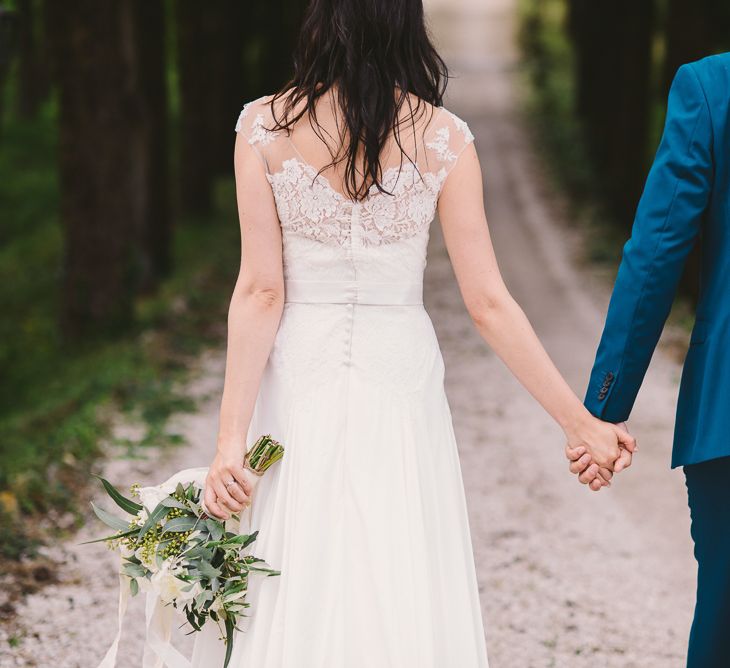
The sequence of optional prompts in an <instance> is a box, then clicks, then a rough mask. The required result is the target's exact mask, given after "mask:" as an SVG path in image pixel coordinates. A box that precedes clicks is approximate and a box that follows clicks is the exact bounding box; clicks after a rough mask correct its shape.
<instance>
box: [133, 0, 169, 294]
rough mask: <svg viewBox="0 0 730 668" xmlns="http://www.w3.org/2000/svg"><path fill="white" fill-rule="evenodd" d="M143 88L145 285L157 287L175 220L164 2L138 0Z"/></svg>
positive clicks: (140, 81) (138, 47) (164, 270)
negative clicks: (171, 193)
mask: <svg viewBox="0 0 730 668" xmlns="http://www.w3.org/2000/svg"><path fill="white" fill-rule="evenodd" d="M135 2H136V12H137V15H136V23H135V25H136V26H138V27H139V30H137V40H136V53H137V72H138V77H139V79H138V87H139V94H140V97H141V101H142V104H143V126H142V128H141V129H142V131H143V132H144V134H145V139H144V146H145V155H144V156H141V157H140V166H141V168H142V169H144V171H145V173H144V175H143V178H142V184H141V187H142V188H144V191H145V195H144V202H143V204H142V211H141V216H142V221H141V225H142V239H141V247H142V248H144V249H145V255H146V258H145V259H146V263H145V264H146V266H145V271H144V275H143V277H142V289H143V290H145V291H150V290H152V289H153V288H154V287H155V286H156V285H157V283H158V282H159V280H160V279H162V278H164V277H165V276H167V275H168V274H169V273H170V271H171V269H172V257H171V246H172V223H171V219H170V206H169V173H168V162H169V156H168V126H167V80H166V68H165V43H166V40H165V8H164V3H163V0H135Z"/></svg>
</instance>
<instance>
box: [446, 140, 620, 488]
mask: <svg viewBox="0 0 730 668" xmlns="http://www.w3.org/2000/svg"><path fill="white" fill-rule="evenodd" d="M438 213H439V219H440V221H441V226H442V228H443V233H444V239H445V241H446V247H447V249H448V252H449V257H450V258H451V262H452V264H453V267H454V272H455V274H456V278H457V281H458V283H459V287H460V289H461V294H462V296H463V298H464V303H465V304H466V307H467V309H468V310H469V314H470V315H471V317H472V320H473V321H474V323H475V325H476V327H477V329H478V330H479V333H480V334H481V336H482V337H483V338H484V340H485V341H487V343H488V344H489V345H490V346H491V347H492V348H493V350H494V351H495V352H496V353H497V355H498V356H499V357H500V358H501V359H502V360H503V361H504V362H505V364H506V365H507V366H508V367H509V369H510V370H511V371H512V373H513V374H514V375H515V376H516V377H517V379H518V380H519V381H520V383H522V385H523V386H524V387H525V388H526V389H527V390H528V391H529V392H530V393H531V394H532V396H533V397H535V399H537V401H538V402H539V403H540V404H541V405H542V406H543V408H544V409H545V410H546V411H547V412H548V413H549V414H550V415H551V416H552V417H553V418H554V419H555V421H556V422H557V423H558V424H559V425H560V426H561V427H562V429H563V431H564V432H565V435H566V437H567V439H568V443H569V444H570V445H571V446H572V447H573V448H576V447H579V446H585V447H586V449H587V451H588V453H589V454H590V455H591V457H592V459H593V461H594V462H595V464H597V465H599V466H601V467H606V468H608V469H613V466H614V462H615V461H616V459H617V458H618V457H619V454H620V448H619V444H620V445H623V446H625V447H626V448H627V449H628V450H631V451H632V450H633V448H634V440H633V438H632V437H631V436H629V435H628V434H626V433H625V432H623V431H622V430H621V429H619V428H618V427H616V426H615V425H612V424H608V423H605V422H601V421H600V420H597V419H596V418H594V417H593V416H592V415H591V414H590V413H589V412H588V410H587V409H586V408H585V407H584V406H583V403H582V402H581V401H580V399H578V397H577V396H576V395H575V393H574V392H573V391H572V390H571V389H570V387H569V386H568V384H567V382H566V381H565V379H564V378H563V377H562V376H561V374H560V372H559V371H558V370H557V368H556V367H555V365H554V364H553V362H552V360H551V359H550V357H549V356H548V354H547V352H546V351H545V349H544V348H543V346H542V344H541V343H540V340H539V339H538V338H537V335H536V334H535V331H534V330H533V329H532V326H531V325H530V322H529V321H528V319H527V317H526V316H525V314H524V312H523V311H522V309H521V308H520V306H519V305H518V304H517V302H516V301H515V300H514V299H513V298H512V295H511V294H510V293H509V291H508V290H507V287H506V286H505V284H504V281H503V280H502V275H501V274H500V271H499V267H498V265H497V258H496V257H495V254H494V248H493V246H492V242H491V239H490V235H489V228H488V226H487V219H486V214H485V212H484V197H483V189H482V173H481V169H480V166H479V159H478V157H477V153H476V150H475V149H474V145H473V144H471V145H469V146H468V147H467V148H466V149H465V150H464V151H463V153H462V154H461V155H460V156H459V159H458V162H457V164H456V165H455V166H454V168H453V169H452V171H451V173H450V174H449V177H448V179H447V180H446V183H445V184H444V187H443V190H442V192H441V196H440V198H439V205H438ZM591 473H593V475H591ZM594 476H595V468H594V469H593V471H591V472H587V475H586V476H585V478H584V480H587V479H592V478H593V477H594ZM594 489H595V487H594Z"/></svg>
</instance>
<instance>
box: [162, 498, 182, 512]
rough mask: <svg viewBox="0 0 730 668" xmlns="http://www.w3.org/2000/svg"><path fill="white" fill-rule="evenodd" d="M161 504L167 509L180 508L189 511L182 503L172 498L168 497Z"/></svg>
mask: <svg viewBox="0 0 730 668" xmlns="http://www.w3.org/2000/svg"><path fill="white" fill-rule="evenodd" d="M160 503H161V504H162V505H163V506H165V507H167V508H179V509H180V510H188V507H187V506H186V505H185V504H184V503H183V502H182V501H178V500H177V499H175V498H173V497H172V496H168V497H166V498H164V499H162V501H160Z"/></svg>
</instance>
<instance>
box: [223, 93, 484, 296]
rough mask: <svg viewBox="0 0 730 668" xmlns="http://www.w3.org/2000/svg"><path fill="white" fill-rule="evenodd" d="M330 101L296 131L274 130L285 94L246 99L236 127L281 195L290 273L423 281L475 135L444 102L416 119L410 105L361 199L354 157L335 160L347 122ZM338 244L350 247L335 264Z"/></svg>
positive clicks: (279, 206)
mask: <svg viewBox="0 0 730 668" xmlns="http://www.w3.org/2000/svg"><path fill="white" fill-rule="evenodd" d="M329 99H330V96H327V95H326V96H323V97H322V98H320V100H319V101H318V106H317V108H316V122H315V123H312V122H310V119H309V117H308V115H307V114H305V115H304V116H302V118H300V119H299V120H298V121H297V122H296V123H295V124H294V125H293V126H292V127H291V128H290V132H288V131H287V130H273V128H275V126H276V122H275V118H274V116H275V115H276V116H277V117H279V113H280V110H279V107H277V104H282V101H281V100H276V101H275V102H274V111H273V112H272V108H271V98H270V97H263V98H259V99H258V100H254V101H252V102H250V103H248V104H246V105H245V106H244V108H243V110H242V112H241V114H240V117H239V119H238V123H237V124H236V130H237V131H238V132H240V133H242V135H243V137H244V138H245V140H246V141H247V142H248V144H249V145H250V146H251V147H252V149H253V150H254V151H255V152H256V154H257V155H258V157H259V159H260V161H261V163H262V165H263V169H264V170H265V172H266V178H267V180H268V181H269V184H270V185H271V188H272V191H273V194H274V198H275V201H276V208H277V212H278V216H279V220H280V223H281V228H282V236H283V241H284V265H285V272H286V274H287V278H289V279H291V278H293V277H294V276H296V277H297V278H301V279H304V280H312V279H316V280H321V279H322V278H323V277H327V278H337V279H338V280H341V279H343V278H346V279H347V280H355V279H357V280H358V281H360V282H363V281H364V282H383V281H387V282H398V283H401V282H404V283H419V284H420V281H421V278H422V272H423V268H424V266H425V253H426V244H427V241H428V229H429V225H430V222H431V221H432V219H433V217H434V214H435V211H436V205H437V202H438V198H439V195H440V193H441V190H442V188H443V185H444V183H445V182H446V179H447V177H448V174H449V172H450V171H451V169H452V167H453V166H454V165H455V164H456V162H457V159H458V156H459V154H460V153H461V151H462V150H463V149H464V148H465V147H466V146H467V145H468V144H469V143H470V142H471V141H472V140H473V136H472V134H471V132H470V131H469V128H468V127H467V125H466V123H465V122H464V121H462V120H461V119H460V118H458V117H457V116H455V115H454V114H452V113H451V112H450V111H448V110H447V109H445V108H444V107H434V106H432V105H430V104H427V103H425V102H423V101H421V110H420V111H419V112H418V113H416V114H415V115H414V116H413V118H412V119H410V118H409V116H410V114H409V112H408V109H407V105H404V109H403V110H402V112H401V113H402V116H403V120H402V121H401V122H400V123H399V127H398V129H397V130H395V129H394V130H392V131H391V132H390V133H389V134H388V136H387V137H386V140H385V144H384V147H383V150H382V152H381V155H380V165H381V168H382V169H381V172H380V178H379V182H380V186H381V188H380V189H379V188H378V187H377V185H376V184H372V183H368V185H369V188H368V191H367V194H366V195H365V197H363V198H362V199H353V198H352V197H351V196H350V195H349V194H348V193H347V188H346V178H345V164H346V162H345V161H344V160H340V161H337V160H336V158H337V157H339V156H340V155H341V151H342V141H343V136H342V135H343V131H342V127H343V125H344V124H343V122H342V117H341V113H340V112H339V110H338V109H337V108H336V105H334V104H328V101H329ZM399 144H400V145H399ZM333 163H334V164H333ZM360 182H361V181H360ZM360 182H358V183H360ZM322 246H324V247H325V248H322ZM333 246H334V247H338V248H340V249H342V251H343V253H342V254H341V256H340V258H339V260H340V261H339V262H333V260H334V259H335V256H334V255H333V253H332V250H333V249H332V247H333ZM386 246H388V247H389V248H387V249H386V248H385V247H386Z"/></svg>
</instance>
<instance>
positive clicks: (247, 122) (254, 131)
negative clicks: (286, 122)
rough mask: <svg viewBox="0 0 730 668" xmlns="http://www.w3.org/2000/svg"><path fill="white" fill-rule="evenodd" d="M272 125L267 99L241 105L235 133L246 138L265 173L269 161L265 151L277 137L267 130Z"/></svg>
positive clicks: (274, 133)
mask: <svg viewBox="0 0 730 668" xmlns="http://www.w3.org/2000/svg"><path fill="white" fill-rule="evenodd" d="M272 125H273V123H272V118H271V110H270V109H269V106H268V99H267V98H265V97H260V98H258V99H257V100H252V101H251V102H246V104H244V105H243V109H241V113H240V114H239V115H238V120H237V121H236V126H235V131H236V133H238V134H242V135H243V136H244V137H245V138H246V141H247V142H248V143H249V145H250V146H251V147H252V148H253V150H254V151H255V152H256V155H258V157H259V159H260V160H261V162H263V164H264V167H266V169H267V171H268V162H269V161H268V159H267V155H266V150H265V149H266V147H267V146H268V145H269V144H271V143H272V142H274V141H275V140H276V138H277V137H278V133H276V132H273V131H271V130H269V129H268V128H270V127H271V126H272Z"/></svg>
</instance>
